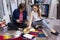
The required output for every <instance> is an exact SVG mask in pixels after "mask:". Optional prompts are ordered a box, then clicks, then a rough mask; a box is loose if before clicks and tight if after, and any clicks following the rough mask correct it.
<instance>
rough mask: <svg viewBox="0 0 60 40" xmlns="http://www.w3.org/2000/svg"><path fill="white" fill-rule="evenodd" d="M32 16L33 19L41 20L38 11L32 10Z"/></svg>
mask: <svg viewBox="0 0 60 40" xmlns="http://www.w3.org/2000/svg"><path fill="white" fill-rule="evenodd" d="M32 16H33V21H38V20H41V19H40V17H38V13H37V12H34V11H32Z"/></svg>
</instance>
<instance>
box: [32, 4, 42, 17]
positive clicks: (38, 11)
mask: <svg viewBox="0 0 60 40" xmlns="http://www.w3.org/2000/svg"><path fill="white" fill-rule="evenodd" d="M33 6H36V7H37V8H38V10H37V13H38V17H40V16H41V14H40V10H39V9H40V8H39V5H37V4H34V5H33Z"/></svg>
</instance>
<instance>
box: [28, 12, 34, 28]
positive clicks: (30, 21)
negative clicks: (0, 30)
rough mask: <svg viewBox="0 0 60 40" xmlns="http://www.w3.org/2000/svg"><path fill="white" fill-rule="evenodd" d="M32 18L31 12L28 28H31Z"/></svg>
mask: <svg viewBox="0 0 60 40" xmlns="http://www.w3.org/2000/svg"><path fill="white" fill-rule="evenodd" d="M32 19H33V15H32V13H31V14H30V20H29V27H28V28H31V24H32Z"/></svg>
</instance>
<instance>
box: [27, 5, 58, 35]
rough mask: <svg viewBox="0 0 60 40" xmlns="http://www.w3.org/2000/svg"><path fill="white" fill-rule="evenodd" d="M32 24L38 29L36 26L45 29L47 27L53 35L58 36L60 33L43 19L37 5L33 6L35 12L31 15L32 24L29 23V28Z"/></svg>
mask: <svg viewBox="0 0 60 40" xmlns="http://www.w3.org/2000/svg"><path fill="white" fill-rule="evenodd" d="M31 24H32V26H33V27H36V25H44V27H47V28H48V29H49V30H50V31H51V33H52V34H54V35H56V36H57V35H58V34H59V33H58V32H57V31H55V30H53V29H52V28H51V27H50V26H49V25H48V24H47V23H46V21H45V20H44V19H42V16H41V12H40V10H39V6H38V5H37V4H34V5H33V11H32V12H31V15H30V22H29V27H28V28H30V27H31Z"/></svg>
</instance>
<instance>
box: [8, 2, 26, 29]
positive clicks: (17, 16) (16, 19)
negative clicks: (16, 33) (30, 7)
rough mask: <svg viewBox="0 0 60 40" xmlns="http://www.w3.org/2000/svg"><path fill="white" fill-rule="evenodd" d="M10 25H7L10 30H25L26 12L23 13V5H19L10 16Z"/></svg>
mask: <svg viewBox="0 0 60 40" xmlns="http://www.w3.org/2000/svg"><path fill="white" fill-rule="evenodd" d="M12 23H13V24H12V25H11V24H9V26H10V28H11V29H16V30H17V29H18V28H23V29H24V28H26V27H27V12H26V11H25V4H23V3H21V4H20V5H19V6H18V8H17V9H15V10H14V12H13V15H12Z"/></svg>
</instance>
